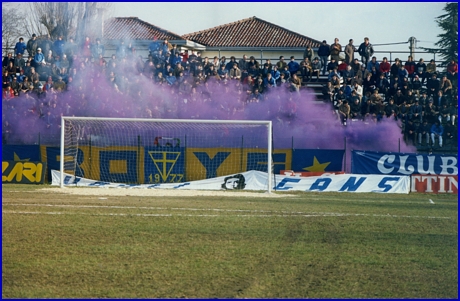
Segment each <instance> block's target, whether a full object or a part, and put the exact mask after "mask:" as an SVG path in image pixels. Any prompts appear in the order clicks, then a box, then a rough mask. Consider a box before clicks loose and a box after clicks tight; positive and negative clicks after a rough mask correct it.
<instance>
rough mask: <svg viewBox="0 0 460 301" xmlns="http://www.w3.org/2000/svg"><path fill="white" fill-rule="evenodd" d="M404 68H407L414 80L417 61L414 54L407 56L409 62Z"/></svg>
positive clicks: (410, 77) (409, 75)
mask: <svg viewBox="0 0 460 301" xmlns="http://www.w3.org/2000/svg"><path fill="white" fill-rule="evenodd" d="M404 68H405V69H406V70H407V73H408V77H409V79H410V80H411V81H412V79H413V78H414V75H415V62H414V59H413V58H412V56H410V55H409V56H408V57H407V62H406V63H405V64H404Z"/></svg>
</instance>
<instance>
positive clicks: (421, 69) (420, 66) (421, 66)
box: [414, 58, 427, 83]
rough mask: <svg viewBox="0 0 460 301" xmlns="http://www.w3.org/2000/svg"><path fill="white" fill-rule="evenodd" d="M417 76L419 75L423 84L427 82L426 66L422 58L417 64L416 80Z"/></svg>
mask: <svg viewBox="0 0 460 301" xmlns="http://www.w3.org/2000/svg"><path fill="white" fill-rule="evenodd" d="M415 75H418V77H419V78H420V79H421V81H422V83H423V82H425V80H426V75H427V74H426V64H425V62H424V61H423V59H422V58H420V59H419V60H418V62H417V64H415V72H414V78H415Z"/></svg>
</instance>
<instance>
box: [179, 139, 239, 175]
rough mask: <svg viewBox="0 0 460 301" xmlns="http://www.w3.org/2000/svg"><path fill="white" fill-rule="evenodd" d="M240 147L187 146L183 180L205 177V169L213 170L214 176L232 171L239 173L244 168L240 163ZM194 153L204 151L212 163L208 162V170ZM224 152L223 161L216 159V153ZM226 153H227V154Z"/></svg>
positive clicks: (231, 172) (221, 153)
mask: <svg viewBox="0 0 460 301" xmlns="http://www.w3.org/2000/svg"><path fill="white" fill-rule="evenodd" d="M241 151H242V149H241V148H222V147H219V148H187V151H186V158H187V159H186V162H187V163H186V177H187V178H186V179H185V181H195V180H202V179H205V178H206V177H209V175H207V171H208V172H209V171H211V170H212V171H215V173H216V176H217V177H220V176H225V175H229V174H233V173H240V172H243V171H244V170H245V168H246V167H245V166H243V165H242V164H241V162H242V161H241V160H242V159H243V158H242V157H243V156H242V152H241ZM196 153H205V154H206V155H207V157H208V158H209V160H210V161H211V162H212V163H209V166H208V170H207V169H206V167H205V166H204V165H203V164H202V162H201V161H200V160H199V159H198V157H197V156H196V155H195V154H196ZM219 154H220V155H223V154H225V159H224V160H223V161H221V160H219V159H218V157H219V156H218V155H219ZM227 154H228V155H227Z"/></svg>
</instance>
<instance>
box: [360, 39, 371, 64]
mask: <svg viewBox="0 0 460 301" xmlns="http://www.w3.org/2000/svg"><path fill="white" fill-rule="evenodd" d="M358 53H359V55H360V56H361V62H362V63H363V64H365V65H366V66H367V63H369V59H370V58H371V56H372V55H374V47H372V44H371V43H369V38H368V37H365V38H364V42H363V43H361V45H359V48H358Z"/></svg>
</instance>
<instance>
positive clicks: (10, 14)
mask: <svg viewBox="0 0 460 301" xmlns="http://www.w3.org/2000/svg"><path fill="white" fill-rule="evenodd" d="M21 19H22V17H21V16H20V15H19V13H18V11H17V10H16V9H14V8H8V7H4V6H3V5H2V55H6V54H7V53H8V52H13V48H14V45H15V44H16V42H17V40H18V38H19V37H20V36H21V27H20V26H18V24H20V20H21Z"/></svg>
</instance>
